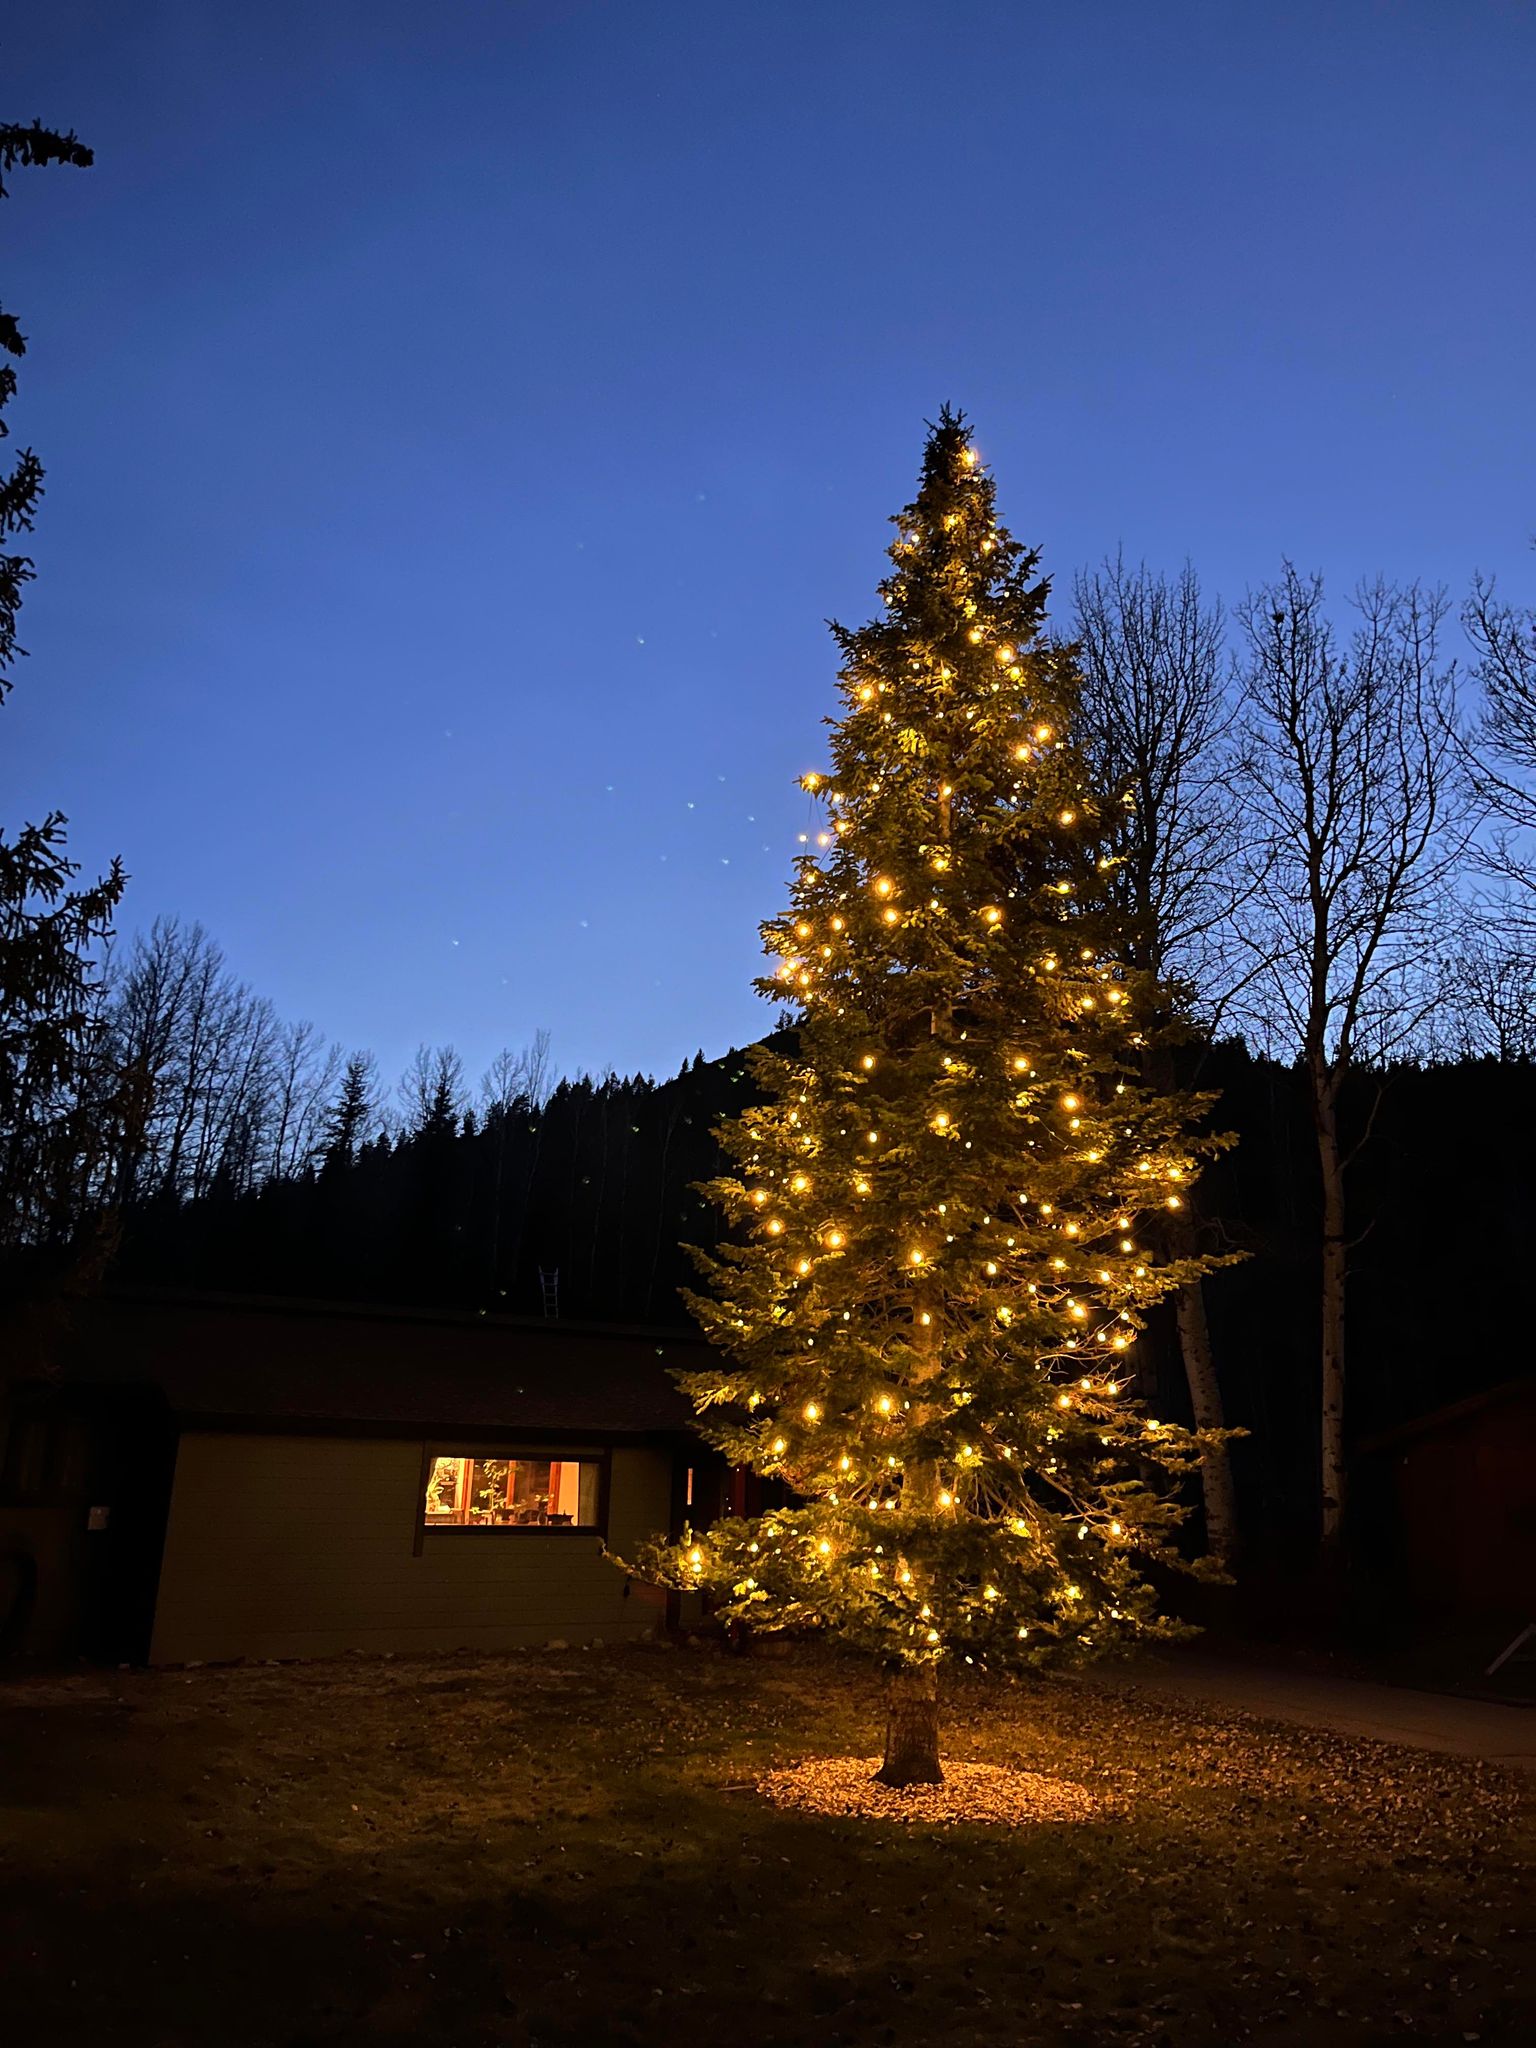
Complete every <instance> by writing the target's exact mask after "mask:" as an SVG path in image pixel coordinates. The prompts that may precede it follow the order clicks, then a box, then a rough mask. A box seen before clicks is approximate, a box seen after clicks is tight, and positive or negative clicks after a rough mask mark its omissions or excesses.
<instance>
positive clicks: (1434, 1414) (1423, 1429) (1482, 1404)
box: [1360, 1377, 1536, 1453]
mask: <svg viewBox="0 0 1536 2048" xmlns="http://www.w3.org/2000/svg"><path fill="white" fill-rule="evenodd" d="M1512 1403H1519V1404H1520V1405H1521V1406H1523V1407H1525V1408H1527V1409H1529V1408H1531V1407H1532V1405H1533V1404H1536V1381H1533V1380H1531V1379H1530V1378H1529V1377H1527V1378H1525V1379H1519V1380H1501V1381H1500V1382H1499V1384H1498V1385H1497V1386H1494V1387H1485V1388H1484V1389H1483V1390H1482V1392H1481V1393H1477V1394H1468V1395H1467V1396H1466V1397H1465V1399H1463V1400H1460V1401H1451V1402H1448V1403H1447V1404H1446V1406H1445V1407H1443V1408H1432V1409H1431V1410H1430V1411H1429V1413H1428V1414H1427V1415H1416V1416H1414V1417H1413V1418H1412V1419H1411V1420H1410V1421H1407V1422H1399V1423H1395V1424H1394V1425H1393V1426H1392V1427H1391V1428H1390V1429H1384V1430H1380V1431H1378V1432H1377V1434H1376V1435H1374V1436H1370V1437H1367V1438H1366V1439H1365V1441H1364V1442H1363V1443H1362V1444H1361V1445H1360V1449H1361V1451H1362V1452H1366V1453H1370V1452H1375V1451H1391V1450H1396V1449H1397V1448H1398V1447H1399V1446H1400V1445H1403V1444H1408V1443H1413V1442H1414V1441H1416V1440H1417V1439H1418V1438H1420V1437H1427V1436H1441V1435H1444V1434H1445V1433H1446V1432H1447V1431H1449V1430H1454V1429H1458V1428H1460V1427H1461V1425H1462V1424H1463V1423H1466V1422H1470V1421H1471V1420H1472V1418H1473V1417H1474V1416H1479V1415H1481V1414H1483V1413H1484V1411H1485V1410H1487V1409H1490V1408H1503V1407H1507V1406H1509V1405H1510V1404H1512Z"/></svg>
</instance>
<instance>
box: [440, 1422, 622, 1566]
mask: <svg viewBox="0 0 1536 2048" xmlns="http://www.w3.org/2000/svg"><path fill="white" fill-rule="evenodd" d="M439 1458H480V1459H484V1458H508V1459H512V1460H522V1461H524V1462H533V1463H538V1464H562V1465H564V1464H570V1465H595V1466H596V1467H597V1520H596V1521H595V1522H573V1523H570V1524H568V1525H566V1526H563V1527H560V1526H557V1527H551V1526H550V1525H549V1524H548V1523H537V1522H534V1523H528V1522H524V1523H516V1522H440V1523H438V1524H436V1525H435V1526H433V1525H431V1524H429V1523H428V1521H427V1486H428V1483H429V1482H430V1480H431V1477H432V1468H433V1466H434V1465H435V1464H436V1463H437V1460H438V1459H439ZM612 1476H613V1451H612V1449H611V1447H609V1446H606V1445H595V1444H588V1445H586V1446H585V1447H583V1448H579V1449H578V1448H570V1447H568V1446H567V1445H566V1444H564V1443H558V1444H530V1443H528V1442H526V1441H525V1440H523V1441H520V1440H518V1439H516V1438H514V1439H511V1440H510V1441H509V1440H508V1439H507V1438H505V1437H493V1438H490V1439H488V1440H484V1441H481V1442H479V1443H475V1442H473V1441H471V1440H470V1439H468V1438H466V1437H461V1436H456V1437H438V1438H429V1439H428V1440H427V1441H426V1442H424V1443H423V1444H422V1447H421V1466H420V1470H419V1471H418V1473H417V1477H416V1499H415V1503H414V1510H413V1511H414V1514H415V1540H414V1542H413V1543H412V1545H411V1552H412V1555H413V1556H415V1557H420V1556H421V1554H422V1548H423V1545H424V1544H425V1542H426V1539H427V1538H428V1537H429V1536H431V1537H438V1536H450V1537H451V1536H512V1537H516V1538H517V1539H519V1540H520V1541H522V1542H528V1541H529V1540H533V1541H535V1542H539V1541H542V1542H548V1543H568V1542H569V1541H570V1540H571V1539H572V1537H592V1536H596V1537H598V1538H600V1539H601V1540H602V1541H603V1542H606V1541H607V1539H608V1495H609V1489H610V1485H611V1481H612Z"/></svg>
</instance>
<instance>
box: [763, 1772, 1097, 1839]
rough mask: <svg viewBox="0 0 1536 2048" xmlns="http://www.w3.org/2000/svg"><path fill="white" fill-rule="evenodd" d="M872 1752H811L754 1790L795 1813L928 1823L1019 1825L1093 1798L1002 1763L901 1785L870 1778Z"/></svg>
mask: <svg viewBox="0 0 1536 2048" xmlns="http://www.w3.org/2000/svg"><path fill="white" fill-rule="evenodd" d="M879 1768H880V1759H879V1757H877V1756H828V1757H810V1758H808V1759H807V1761H806V1762H805V1763H803V1764H793V1765H791V1766H790V1768H789V1769H787V1770H782V1771H770V1772H769V1773H768V1774H767V1776H766V1777H764V1778H760V1779H759V1780H758V1790H759V1791H760V1792H761V1793H762V1794H763V1796H764V1798H766V1799H770V1800H772V1802H773V1804H774V1805H775V1806H788V1807H793V1808H794V1809H795V1810H796V1811H797V1812H799V1813H824V1814H838V1815H842V1816H845V1817H848V1818H852V1819H856V1820H884V1821H896V1822H898V1823H901V1822H906V1823H911V1822H914V1821H922V1822H925V1823H926V1824H927V1825H928V1826H930V1827H954V1826H955V1825H956V1824H957V1823H958V1822H961V1821H968V1822H970V1823H971V1824H972V1825H974V1826H981V1827H1004V1828H1020V1827H1035V1826H1039V1825H1040V1823H1042V1822H1044V1821H1073V1820H1087V1819H1088V1818H1089V1817H1090V1816H1091V1815H1092V1814H1093V1813H1094V1812H1096V1811H1097V1807H1098V1802H1097V1801H1096V1800H1094V1799H1093V1798H1092V1797H1091V1796H1090V1795H1089V1794H1088V1793H1086V1792H1085V1791H1084V1790H1083V1788H1082V1786H1081V1785H1069V1784H1067V1783H1066V1782H1065V1781H1064V1780H1062V1779H1060V1778H1043V1777H1041V1776H1040V1774H1039V1773H1038V1772H1037V1771H1013V1770H1009V1769H1008V1767H1007V1766H1006V1765H1004V1764H957V1763H953V1762H951V1763H946V1764H945V1765H944V1767H943V1768H944V1783H943V1784H942V1785H905V1786H903V1787H901V1788H900V1789H899V1790H897V1789H894V1788H893V1787H891V1786H889V1785H879V1784H876V1782H875V1773H876V1771H878V1770H879Z"/></svg>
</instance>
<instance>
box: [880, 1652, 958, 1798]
mask: <svg viewBox="0 0 1536 2048" xmlns="http://www.w3.org/2000/svg"><path fill="white" fill-rule="evenodd" d="M943 1782H944V1773H943V1771H942V1770H941V1769H940V1767H939V1674H938V1670H937V1668H936V1667H935V1666H934V1665H932V1664H903V1665H901V1666H899V1667H898V1668H897V1669H896V1670H895V1671H893V1672H892V1673H891V1675H890V1679H889V1681H888V1683H887V1687H886V1722H885V1761H884V1763H882V1764H881V1766H880V1768H879V1770H878V1771H876V1773H875V1783H876V1784H877V1785H892V1786H895V1787H897V1788H898V1789H899V1788H900V1787H901V1786H903V1785H942V1784H943Z"/></svg>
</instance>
